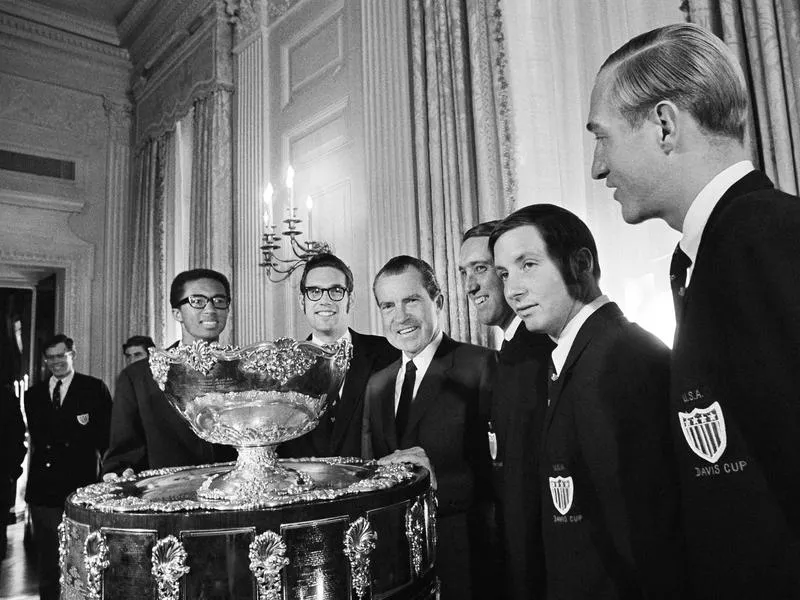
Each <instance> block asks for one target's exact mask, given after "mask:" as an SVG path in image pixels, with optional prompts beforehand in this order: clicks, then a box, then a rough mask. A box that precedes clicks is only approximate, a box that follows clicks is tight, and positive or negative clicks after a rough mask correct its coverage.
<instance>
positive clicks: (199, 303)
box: [176, 294, 231, 310]
mask: <svg viewBox="0 0 800 600" xmlns="http://www.w3.org/2000/svg"><path fill="white" fill-rule="evenodd" d="M209 302H211V304H213V305H214V308H216V309H217V310H225V309H226V308H228V307H229V306H230V305H231V299H230V298H228V297H227V296H214V297H213V298H209V297H208V296H203V294H192V295H191V296H186V298H184V299H183V300H181V301H180V302H178V304H177V305H176V308H177V307H178V306H181V305H183V304H188V305H189V306H191V307H192V308H196V309H198V310H202V309H204V308H205V307H206V305H207V304H208V303H209Z"/></svg>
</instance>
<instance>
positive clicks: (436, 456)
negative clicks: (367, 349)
mask: <svg viewBox="0 0 800 600" xmlns="http://www.w3.org/2000/svg"><path fill="white" fill-rule="evenodd" d="M496 356H497V353H496V352H495V351H493V350H489V349H487V348H482V347H479V346H473V345H471V344H463V343H461V342H456V341H454V340H452V339H450V338H449V337H448V336H447V335H445V336H444V337H443V339H442V342H441V344H440V345H439V348H438V349H437V351H436V354H435V355H434V358H433V361H432V362H431V364H430V367H428V370H427V372H426V373H425V377H424V378H423V379H422V382H421V383H420V386H419V389H418V390H417V395H416V396H415V398H414V400H413V402H412V403H411V409H410V413H409V421H408V426H407V428H406V431H405V433H404V435H403V438H402V439H400V440H398V439H397V435H396V433H395V406H394V402H395V400H394V393H395V381H396V377H397V373H398V370H399V369H400V366H401V364H402V362H401V361H400V360H397V361H395V362H394V363H393V364H391V365H390V366H389V367H387V368H385V369H383V370H381V371H378V372H377V373H375V375H373V376H372V378H371V379H370V381H369V383H368V384H367V392H366V403H367V407H368V408H366V409H365V414H364V422H365V444H364V446H365V447H364V452H365V454H366V455H367V456H368V457H369V456H374V457H377V458H380V457H382V456H386V455H387V454H391V453H392V452H394V451H395V450H397V449H405V448H411V447H413V446H421V447H422V448H423V449H424V450H425V452H426V453H427V455H428V457H429V458H430V461H431V465H432V466H433V470H434V472H435V474H436V479H437V481H438V491H437V496H438V500H439V508H438V513H437V514H438V518H439V525H440V533H441V535H442V536H443V537H444V538H445V539H447V540H449V543H445V542H444V540H443V539H442V537H440V542H441V543H440V544H439V548H438V556H439V566H438V567H437V568H438V569H439V577H440V578H441V579H442V581H443V593H444V592H446V590H448V589H452V588H453V587H459V586H461V589H465V590H466V591H465V592H464V593H463V594H462V595H463V597H464V598H468V597H469V596H468V595H466V594H469V589H470V586H469V583H468V582H469V577H467V574H472V575H474V576H475V578H480V577H481V576H482V572H481V566H482V565H481V564H476V562H478V563H479V558H478V557H477V552H478V551H479V550H480V548H478V547H476V544H474V543H473V540H474V539H476V536H478V538H477V539H482V538H481V537H480V536H481V535H483V532H480V531H475V528H468V518H469V516H468V514H467V513H468V511H469V510H470V509H471V508H473V505H474V501H475V495H476V494H475V489H476V485H477V486H479V487H480V486H487V485H489V478H488V467H489V461H488V458H489V454H488V452H489V449H488V444H487V440H486V431H485V429H484V427H483V422H482V421H481V419H480V411H479V407H480V402H481V398H482V396H483V395H484V394H487V393H488V387H489V383H490V378H491V374H492V371H493V363H494V362H495V361H496ZM468 529H469V531H468ZM484 537H485V536H484ZM471 553H472V554H473V556H470V554H471ZM471 561H472V563H471ZM465 582H466V586H463V585H462V584H464V583H465ZM445 596H446V593H445V595H443V598H444V597H445ZM451 597H452V596H451Z"/></svg>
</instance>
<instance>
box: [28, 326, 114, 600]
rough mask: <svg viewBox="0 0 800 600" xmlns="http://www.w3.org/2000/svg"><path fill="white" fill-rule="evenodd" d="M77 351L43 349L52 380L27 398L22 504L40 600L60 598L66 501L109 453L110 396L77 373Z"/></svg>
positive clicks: (62, 342) (61, 346)
mask: <svg viewBox="0 0 800 600" xmlns="http://www.w3.org/2000/svg"><path fill="white" fill-rule="evenodd" d="M74 357H75V346H74V343H73V341H72V339H71V338H68V337H67V336H65V335H63V334H59V335H57V336H55V337H53V338H52V339H50V340H48V341H47V342H46V343H45V345H44V360H45V362H46V363H47V367H48V369H49V370H50V373H51V376H50V378H49V379H48V380H47V381H44V382H42V383H39V384H37V385H35V386H33V387H32V388H31V389H30V391H29V392H28V393H27V394H25V414H26V415H27V417H28V431H29V432H30V440H31V462H30V469H29V471H28V484H27V488H26V492H25V499H26V500H27V502H28V506H29V508H30V516H31V522H32V524H33V536H34V542H35V544H36V555H37V564H38V569H39V572H38V575H39V596H40V597H41V598H42V599H43V600H49V599H57V598H58V596H59V584H58V579H59V568H58V525H59V523H60V522H61V514H62V512H63V511H64V501H65V500H66V498H67V496H68V495H69V494H71V493H72V492H74V491H75V490H76V489H77V488H79V487H81V486H84V485H88V484H90V483H95V482H96V481H97V479H98V477H99V474H100V457H101V456H102V453H103V452H104V451H105V449H106V447H108V428H109V419H110V417H111V394H110V393H109V391H108V387H106V384H105V383H103V382H102V381H100V380H99V379H96V378H94V377H89V376H88V375H82V374H81V373H76V372H75V368H74V365H73V359H74Z"/></svg>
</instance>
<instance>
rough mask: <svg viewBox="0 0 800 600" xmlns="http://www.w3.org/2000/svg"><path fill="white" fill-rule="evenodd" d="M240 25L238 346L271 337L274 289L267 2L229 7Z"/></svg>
mask: <svg viewBox="0 0 800 600" xmlns="http://www.w3.org/2000/svg"><path fill="white" fill-rule="evenodd" d="M229 5H230V8H229V14H231V15H232V17H231V20H232V21H233V22H234V23H235V25H236V41H235V45H234V48H233V54H234V59H235V65H236V67H235V68H236V75H235V86H236V94H235V98H236V122H235V124H234V129H235V158H234V160H235V167H236V168H235V171H234V172H235V177H236V179H235V181H234V190H235V191H234V212H233V214H234V219H233V221H234V223H233V227H234V243H233V252H234V260H233V265H234V269H233V270H234V276H233V287H234V289H233V294H234V305H233V311H232V315H231V316H232V318H233V319H234V320H235V326H236V327H235V331H236V339H235V343H236V344H238V345H245V344H250V343H253V342H257V341H262V340H266V339H271V338H272V337H273V336H272V329H273V328H272V314H273V290H272V284H271V283H270V282H269V280H268V279H267V276H266V272H265V270H264V269H263V268H262V267H260V266H259V263H260V262H261V253H260V251H259V249H258V247H259V246H260V244H261V234H262V233H263V229H264V225H263V220H262V217H263V213H264V202H263V194H264V189H265V187H266V184H267V179H268V176H269V173H268V166H267V165H269V143H268V140H269V118H268V117H269V112H268V111H269V97H268V95H267V91H268V88H267V86H268V74H267V29H266V25H267V21H266V2H265V1H264V0H261V1H259V0H242V1H241V2H239V3H238V4H236V3H233V2H230V3H229Z"/></svg>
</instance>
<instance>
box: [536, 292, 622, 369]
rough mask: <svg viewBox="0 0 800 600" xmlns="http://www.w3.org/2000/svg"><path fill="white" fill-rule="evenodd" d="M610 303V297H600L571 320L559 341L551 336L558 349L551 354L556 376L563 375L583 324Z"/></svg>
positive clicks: (554, 349)
mask: <svg viewBox="0 0 800 600" xmlns="http://www.w3.org/2000/svg"><path fill="white" fill-rule="evenodd" d="M609 302H611V300H609V299H608V296H606V295H602V296H598V297H597V298H595V299H594V300H592V301H591V302H590V303H589V304H587V305H586V306H584V307H583V308H582V309H580V310H579V311H578V314H577V315H575V316H574V317H572V319H570V321H569V323H567V325H566V327H564V330H563V331H562V332H561V335H560V336H559V337H558V339H555V338H553V336H549V337H550V339H551V340H553V341H554V342H555V343H556V347H555V348H553V353H552V354H551V357H552V359H553V366H554V367H555V375H556V376H559V375H560V374H561V369H563V368H564V363H565V362H567V356H568V355H569V351H570V349H571V348H572V344H574V343H575V338H576V337H577V336H578V332H579V331H580V330H581V327H583V324H584V323H586V320H587V319H588V318H589V317H591V316H592V315H593V314H594V312H595V311H596V310H597V309H598V308H600V307H601V306H603V305H605V304H608V303H609Z"/></svg>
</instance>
